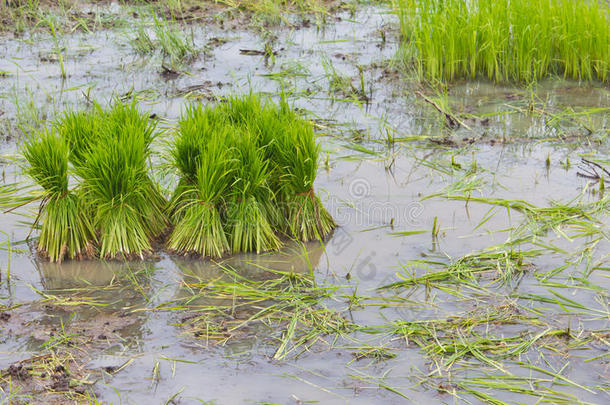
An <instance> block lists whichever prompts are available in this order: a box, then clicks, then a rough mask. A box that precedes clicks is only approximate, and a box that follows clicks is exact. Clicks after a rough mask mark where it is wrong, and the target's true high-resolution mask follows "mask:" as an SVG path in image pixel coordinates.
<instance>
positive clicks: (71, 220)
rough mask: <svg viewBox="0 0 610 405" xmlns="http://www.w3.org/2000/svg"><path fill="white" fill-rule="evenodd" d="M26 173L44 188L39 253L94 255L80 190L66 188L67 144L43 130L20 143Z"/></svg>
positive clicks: (51, 256)
mask: <svg viewBox="0 0 610 405" xmlns="http://www.w3.org/2000/svg"><path fill="white" fill-rule="evenodd" d="M23 155H24V157H25V159H26V161H27V167H26V169H25V171H26V173H27V174H28V175H29V176H30V177H31V178H32V179H33V180H34V181H35V182H36V183H37V184H38V185H39V186H40V187H41V188H42V189H43V197H42V202H41V204H40V208H39V213H38V218H37V222H41V223H42V225H41V230H40V237H39V239H38V251H39V253H41V254H43V255H45V256H48V258H49V260H51V261H53V262H61V261H62V260H63V259H64V258H65V257H68V258H70V259H74V258H80V257H84V256H92V255H93V253H94V252H93V242H94V241H95V232H94V229H93V226H92V224H91V222H90V220H89V216H88V212H87V210H86V208H85V207H84V205H83V201H82V199H81V197H80V195H79V194H76V193H74V192H72V191H71V190H69V177H68V173H69V168H68V157H69V148H68V145H67V144H66V143H65V142H64V141H63V139H61V138H60V137H59V136H58V135H57V134H56V133H55V132H52V131H49V130H43V131H42V132H40V133H37V134H36V135H35V136H34V137H33V138H31V139H29V140H28V141H27V142H26V143H25V145H24V146H23Z"/></svg>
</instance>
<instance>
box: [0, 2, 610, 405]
mask: <svg viewBox="0 0 610 405" xmlns="http://www.w3.org/2000/svg"><path fill="white" fill-rule="evenodd" d="M3 7H6V6H4V5H3ZM74 10H76V9H74ZM74 10H72V11H70V12H67V11H65V10H63V9H59V10H58V9H52V10H51V11H49V12H48V15H47V14H45V15H44V16H43V15H41V16H39V17H40V21H43V22H40V23H39V24H32V23H31V22H30V23H28V21H29V20H24V21H25V23H24V27H23V29H22V30H21V31H18V30H17V27H16V26H15V27H13V26H11V27H12V28H11V29H7V30H4V31H5V33H4V34H3V35H2V36H1V37H0V52H1V54H2V55H3V57H2V58H1V59H0V72H1V76H0V128H1V130H2V138H1V140H0V142H1V144H0V153H1V154H2V156H1V158H0V166H1V167H2V183H0V184H1V186H0V187H2V188H0V204H1V205H2V213H1V214H0V403H114V404H118V403H124V404H140V403H143V402H145V401H150V402H151V403H174V404H178V403H180V404H195V403H209V404H237V403H251V404H304V403H315V402H317V403H323V404H335V403H336V404H341V403H350V404H351V403H354V404H372V403H389V404H401V403H415V404H418V403H425V402H431V403H462V402H465V403H481V402H484V403H493V404H501V403H538V402H550V403H595V404H604V403H608V402H609V401H610V385H609V384H608V381H609V376H610V363H609V357H608V356H609V354H608V350H609V349H610V325H609V321H610V309H609V305H608V304H609V293H608V286H609V285H610V279H609V276H610V273H609V272H608V270H609V268H610V267H609V266H610V218H609V216H608V213H609V210H610V197H609V195H608V191H607V190H606V187H607V186H606V185H605V184H607V182H608V180H610V175H609V173H608V171H609V170H610V159H609V158H608V153H609V151H610V143H609V141H608V135H609V133H610V87H609V86H608V84H607V82H606V83H605V84H604V83H600V82H596V81H592V82H577V81H571V80H565V79H563V78H561V77H551V78H548V79H544V80H541V81H539V82H538V83H536V84H530V85H524V84H515V85H509V84H495V83H491V82H488V81H485V80H471V81H455V82H452V83H450V84H443V85H434V86H433V85H430V84H427V83H423V82H421V81H419V80H418V79H417V77H416V76H415V75H414V74H410V73H409V72H408V70H407V69H406V68H405V66H404V65H403V63H402V62H401V61H400V60H399V58H397V53H398V52H399V45H398V44H399V36H400V34H399V27H398V26H399V19H398V17H397V15H396V13H395V11H394V9H393V8H392V6H391V5H390V4H383V3H382V4H378V3H375V4H374V5H371V4H342V5H337V4H335V5H333V6H332V7H331V9H329V10H328V11H327V12H325V13H322V14H319V13H312V14H303V15H301V14H295V15H292V14H282V17H278V16H277V15H275V17H274V16H269V15H268V14H264V13H262V12H256V11H255V12H252V11H244V10H242V9H238V8H231V7H229V6H220V5H214V6H213V7H212V6H209V9H208V7H203V8H199V9H194V8H189V9H188V10H190V11H188V13H187V15H186V17H188V18H184V17H185V15H184V14H180V15H178V14H173V15H172V14H171V13H168V12H167V10H166V9H163V8H160V9H159V8H154V7H153V6H151V5H134V4H131V3H130V4H117V3H111V2H95V3H93V4H91V5H87V6H82V7H80V8H78V13H77V12H76V11H74ZM79 13H80V14H79ZM43 17H44V18H43ZM178 17H180V18H178ZM15 31H17V32H15ZM250 91H253V92H257V93H261V94H263V95H265V96H269V97H271V98H272V99H274V100H277V99H279V98H280V95H282V94H283V96H284V97H285V98H286V99H287V100H288V102H289V103H290V104H291V105H292V106H294V107H295V108H297V109H299V110H300V111H303V112H304V113H305V114H306V116H307V117H308V118H309V119H310V120H312V121H313V122H314V125H315V130H316V134H317V136H318V138H317V139H318V142H319V143H320V144H321V147H322V159H321V161H320V162H319V171H318V176H317V180H316V184H315V189H316V192H317V194H318V195H319V196H320V198H321V199H322V202H323V204H324V206H325V207H326V209H327V210H328V211H329V212H330V213H331V214H332V216H333V217H334V219H335V221H336V222H337V224H338V227H337V228H336V229H335V230H334V231H333V233H332V234H331V235H330V236H329V237H328V238H326V239H325V240H320V241H314V242H308V243H300V242H288V243H286V246H285V247H284V248H282V249H281V250H280V251H279V252H269V253H263V254H259V255H256V254H238V255H233V256H227V257H225V258H223V259H220V260H211V259H201V258H185V257H180V256H176V255H174V254H171V253H170V252H165V251H159V252H157V254H156V255H155V257H154V258H153V259H151V260H146V261H143V262H139V261H130V262H118V261H94V260H83V261H65V262H63V263H59V264H58V263H49V262H47V261H45V260H43V259H41V258H39V257H38V256H37V254H36V251H35V246H36V240H35V238H36V237H37V231H36V230H34V231H32V230H31V224H32V223H33V222H34V221H35V220H36V209H37V203H33V204H28V205H24V206H21V207H18V208H17V209H14V208H11V203H10V201H9V199H10V194H11V193H10V191H11V189H12V187H13V185H17V187H18V188H20V190H21V191H22V192H23V190H24V189H25V190H26V191H25V192H34V191H33V190H34V188H32V187H30V186H29V184H28V183H27V181H26V178H25V177H24V176H23V172H22V167H23V164H24V162H23V160H22V158H20V156H19V151H20V145H21V144H22V142H23V140H24V139H26V137H27V135H28V134H29V133H31V131H33V130H35V129H36V128H40V127H42V126H44V125H45V123H46V122H47V121H50V120H53V119H54V118H55V117H57V116H59V115H61V114H62V113H63V111H65V110H68V109H73V110H82V109H86V108H88V107H90V106H91V104H92V103H93V102H94V101H97V102H98V103H100V104H102V105H107V104H109V103H110V102H111V100H112V98H113V97H118V98H121V99H123V100H131V99H133V98H136V99H137V100H138V102H139V105H140V108H141V109H143V110H144V111H146V112H147V113H149V114H150V116H151V119H155V120H158V121H159V124H158V125H159V126H160V127H161V128H165V129H167V134H170V129H171V128H173V127H175V125H176V122H177V120H178V119H179V117H180V114H181V113H182V111H183V109H184V107H185V106H186V105H187V104H188V103H191V102H201V103H216V102H222V101H221V100H222V98H223V97H225V96H228V95H234V94H244V93H248V92H250ZM167 136H170V135H167ZM163 142H164V139H158V144H156V145H155V146H154V147H155V150H156V151H157V152H159V155H156V156H154V157H153V160H161V159H162V157H161V153H162V152H163V148H164V143H163ZM160 173H161V172H160ZM159 176H160V177H161V174H159ZM162 181H163V184H165V185H167V187H168V189H169V187H170V185H171V184H172V181H175V179H172V178H171V176H163V179H162ZM25 187H29V188H25ZM12 206H13V207H14V204H13V205H12Z"/></svg>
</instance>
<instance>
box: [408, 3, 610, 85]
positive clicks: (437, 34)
mask: <svg viewBox="0 0 610 405" xmlns="http://www.w3.org/2000/svg"><path fill="white" fill-rule="evenodd" d="M398 10H399V16H400V29H401V36H402V42H401V57H402V59H403V60H404V61H405V62H406V63H407V64H408V65H412V66H414V68H415V70H416V72H417V74H418V75H419V77H420V78H421V79H427V80H430V81H439V80H440V81H452V80H455V79H459V78H475V77H485V78H488V79H490V80H493V81H496V82H506V81H517V82H532V81H537V80H540V79H542V78H544V77H547V76H549V75H562V76H564V77H567V78H571V79H576V80H586V81H591V80H599V81H602V82H606V81H608V80H610V46H609V45H608V44H609V43H610V6H609V5H608V4H607V3H606V2H599V1H588V0H570V1H568V0H510V1H509V0H475V1H467V0H423V1H415V0H400V1H399V2H398Z"/></svg>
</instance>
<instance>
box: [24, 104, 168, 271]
mask: <svg viewBox="0 0 610 405" xmlns="http://www.w3.org/2000/svg"><path fill="white" fill-rule="evenodd" d="M154 136H155V125H154V123H151V122H150V120H149V118H148V116H146V115H144V114H142V113H140V112H139V111H138V109H137V106H136V104H135V102H134V103H131V104H123V103H122V102H120V101H115V102H114V104H113V106H112V107H111V108H110V109H108V110H103V109H102V108H101V107H99V106H96V108H95V110H93V111H88V112H82V113H67V114H65V115H64V116H63V118H62V119H61V120H59V121H58V122H57V123H55V125H54V126H53V128H52V129H49V130H44V131H43V132H42V133H38V134H36V135H35V136H34V137H33V138H32V139H31V140H30V141H29V142H27V143H26V145H25V147H24V152H23V154H24V157H25V158H26V160H27V162H28V163H29V166H28V168H27V169H26V172H27V173H28V174H29V175H30V177H32V178H33V179H34V180H35V181H36V182H37V183H38V184H39V185H40V186H41V187H42V188H43V190H44V193H45V194H44V196H43V204H42V205H41V208H40V215H39V217H40V219H41V221H42V229H41V235H40V240H39V250H40V251H44V252H48V255H49V258H50V259H51V260H52V261H60V260H61V259H62V258H63V256H64V255H67V256H68V257H70V258H74V257H77V256H80V255H82V253H83V250H86V251H87V255H88V256H91V255H92V254H93V246H95V247H96V248H97V251H98V254H99V256H100V257H102V258H115V257H136V256H137V257H143V255H144V254H145V253H147V252H150V251H152V241H153V240H154V239H155V238H157V237H158V236H159V235H160V234H161V233H162V232H163V231H164V230H165V228H166V227H167V226H168V221H167V219H166V216H165V205H166V203H165V200H164V197H163V196H162V194H161V193H160V191H159V188H158V186H157V185H156V184H155V183H154V182H153V180H152V179H151V178H150V167H149V163H148V162H149V157H150V153H151V150H150V147H151V143H152V141H153V139H154ZM71 180H72V181H71ZM71 182H72V183H74V184H75V185H74V187H72V189H69V184H70V183H71Z"/></svg>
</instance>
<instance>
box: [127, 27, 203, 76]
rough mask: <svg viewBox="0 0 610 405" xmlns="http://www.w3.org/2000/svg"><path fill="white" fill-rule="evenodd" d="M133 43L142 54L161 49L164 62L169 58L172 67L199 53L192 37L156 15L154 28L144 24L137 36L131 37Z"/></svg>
mask: <svg viewBox="0 0 610 405" xmlns="http://www.w3.org/2000/svg"><path fill="white" fill-rule="evenodd" d="M131 45H132V46H133V48H134V49H135V50H136V52H137V53H139V54H142V55H148V54H152V53H154V52H155V51H157V50H158V51H160V53H161V55H162V57H163V62H164V63H165V61H166V60H169V64H170V66H171V67H176V66H177V65H179V64H180V63H184V62H188V61H189V60H190V59H192V58H194V57H196V56H197V54H198V53H199V51H198V50H197V48H196V47H195V44H194V42H193V39H192V38H189V37H188V36H186V35H184V34H183V33H182V32H180V31H179V30H177V29H175V28H173V27H172V26H170V25H169V24H168V23H167V22H166V21H165V20H161V19H159V18H157V17H156V16H153V26H152V29H148V28H147V27H144V26H139V27H138V28H137V30H136V32H135V36H134V37H133V38H132V39H131Z"/></svg>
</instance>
